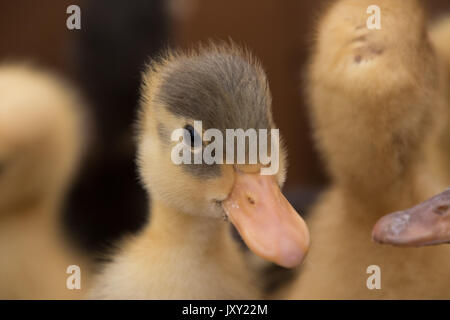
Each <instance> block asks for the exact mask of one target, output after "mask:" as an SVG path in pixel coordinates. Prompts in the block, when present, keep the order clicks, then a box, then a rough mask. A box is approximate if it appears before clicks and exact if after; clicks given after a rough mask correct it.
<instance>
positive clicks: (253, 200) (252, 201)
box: [247, 195, 256, 204]
mask: <svg viewBox="0 0 450 320" xmlns="http://www.w3.org/2000/svg"><path fill="white" fill-rule="evenodd" d="M247 200H248V202H250V203H251V204H255V202H256V201H255V199H253V198H252V197H251V196H249V195H247Z"/></svg>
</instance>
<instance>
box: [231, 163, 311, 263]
mask: <svg viewBox="0 0 450 320" xmlns="http://www.w3.org/2000/svg"><path fill="white" fill-rule="evenodd" d="M223 207H224V210H225V212H226V214H227V215H228V218H229V219H230V221H231V223H233V225H234V226H235V227H236V229H237V230H238V232H239V234H240V235H241V237H242V239H243V240H244V242H245V243H246V244H247V246H248V247H249V248H250V249H251V250H252V251H253V252H254V253H256V254H257V255H259V256H260V257H262V258H264V259H266V260H269V261H272V262H274V263H276V264H278V265H280V266H283V267H286V268H292V267H296V266H298V265H300V263H301V262H302V261H303V258H304V257H305V255H306V253H307V251H308V247H309V231H308V227H307V226H306V224H305V222H304V221H303V219H302V218H301V217H300V215H299V214H298V213H297V212H296V211H295V210H294V208H292V206H291V205H290V203H289V202H288V201H287V199H286V198H285V197H284V196H283V194H282V193H281V190H280V188H279V186H278V184H277V182H276V180H275V177H274V176H265V175H260V174H259V173H257V174H254V173H253V174H249V173H242V172H237V173H236V181H235V184H234V188H233V190H232V192H231V194H230V195H229V197H228V198H227V199H226V200H225V201H224V202H223Z"/></svg>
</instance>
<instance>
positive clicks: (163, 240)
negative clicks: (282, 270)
mask: <svg viewBox="0 0 450 320" xmlns="http://www.w3.org/2000/svg"><path fill="white" fill-rule="evenodd" d="M196 120H197V121H198V120H201V121H202V125H203V129H204V130H206V129H212V128H215V129H217V130H219V131H220V132H223V133H224V135H223V136H225V129H236V128H241V129H244V130H247V129H250V128H254V129H271V128H274V122H273V120H272V114H271V96H270V92H269V87H268V83H267V80H266V76H265V74H264V71H263V70H262V68H261V67H260V65H259V63H257V62H255V59H254V58H252V57H251V56H250V55H249V54H247V53H245V52H243V50H241V49H238V48H236V47H235V46H234V45H230V46H228V45H220V46H214V45H210V46H209V47H207V48H201V49H199V50H198V51H196V52H191V53H189V54H182V53H170V54H168V55H167V56H166V57H165V58H164V59H162V60H161V61H160V62H155V63H153V64H152V65H151V66H150V67H149V68H148V70H147V71H146V72H145V75H144V84H143V87H142V103H141V114H140V121H139V139H138V150H139V151H138V162H139V166H140V176H141V180H142V182H143V184H144V186H145V188H146V189H147V191H148V193H149V195H150V197H151V220H150V223H149V225H148V226H147V227H146V228H144V230H143V231H142V232H140V234H138V235H137V236H133V237H130V238H128V239H126V240H125V241H124V242H123V243H122V245H121V247H120V250H119V252H118V253H117V255H116V256H115V257H113V259H112V262H111V263H110V264H108V265H106V266H105V269H104V270H103V272H101V273H100V275H99V276H98V278H97V279H96V281H95V283H94V286H93V288H92V291H91V294H90V297H91V298H94V299H113V298H120V299H257V298H260V297H261V288H260V284H259V283H258V281H257V279H255V277H254V276H253V274H252V272H251V270H250V268H249V266H248V265H247V263H246V260H245V259H244V257H243V254H242V252H241V250H240V249H239V248H238V244H237V243H236V241H235V240H233V239H232V238H231V237H230V232H229V228H228V224H227V223H225V222H224V221H223V220H224V217H225V218H226V219H229V220H230V221H231V222H232V223H233V224H234V225H235V226H236V228H237V229H238V231H239V233H240V235H241V236H242V238H243V240H244V241H245V242H246V243H247V245H248V246H249V247H250V248H251V249H252V250H253V251H254V252H256V253H257V254H259V255H260V256H261V257H263V258H265V259H267V260H270V261H273V262H275V263H278V264H280V265H283V266H287V267H293V266H296V265H298V264H299V263H300V262H301V260H302V259H303V257H304V255H305V253H306V250H307V247H308V243H309V235H308V230H307V228H306V226H305V224H304V222H303V220H302V219H301V218H300V216H299V215H298V214H297V213H296V212H295V210H294V209H293V208H292V207H291V206H290V204H289V203H288V202H287V200H286V199H285V198H284V197H283V195H282V194H281V191H280V186H282V185H283V182H284V179H285V175H286V165H285V154H286V152H285V150H284V149H282V148H281V150H279V158H280V169H279V171H278V173H277V174H275V175H261V174H260V170H261V168H262V165H260V164H253V165H250V164H239V165H233V164H217V163H215V164H211V165H208V164H205V163H203V164H181V165H176V164H175V163H174V162H173V161H172V159H171V151H172V149H173V148H174V146H175V145H177V144H179V141H173V140H172V139H171V137H172V134H173V132H174V130H179V129H180V128H184V133H185V134H187V137H186V139H185V140H184V143H187V144H188V146H189V148H191V149H190V150H191V152H192V153H194V152H195V150H196V148H197V147H199V146H200V144H205V147H206V146H207V145H208V143H206V142H205V141H202V140H197V138H196V137H198V136H201V135H202V133H201V132H197V131H196V129H195V123H194V122H195V121H196ZM196 141H200V144H199V145H197V142H196ZM247 152H248V149H247ZM224 156H225V154H224ZM247 156H248V153H247Z"/></svg>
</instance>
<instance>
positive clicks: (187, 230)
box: [148, 201, 228, 246]
mask: <svg viewBox="0 0 450 320" xmlns="http://www.w3.org/2000/svg"><path fill="white" fill-rule="evenodd" d="M148 231H149V232H151V233H152V234H153V235H158V236H161V237H164V238H166V239H167V241H169V242H171V243H188V242H189V243H192V242H196V244H197V245H199V244H204V245H207V246H209V245H210V244H211V243H212V242H215V243H216V244H217V241H220V242H221V241H224V239H226V238H227V237H226V232H227V231H228V228H227V223H225V222H224V221H221V220H218V219H216V218H211V217H204V216H195V215H191V214H187V213H184V212H181V211H179V210H176V209H174V208H172V207H170V206H167V205H166V204H164V203H162V202H159V201H152V206H151V218H150V224H149V226H148Z"/></svg>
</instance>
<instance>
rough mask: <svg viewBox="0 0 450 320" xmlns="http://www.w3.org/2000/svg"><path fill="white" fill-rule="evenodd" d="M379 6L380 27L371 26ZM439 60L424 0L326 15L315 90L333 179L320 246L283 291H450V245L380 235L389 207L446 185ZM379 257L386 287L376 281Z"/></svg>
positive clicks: (359, 5)
mask: <svg viewBox="0 0 450 320" xmlns="http://www.w3.org/2000/svg"><path fill="white" fill-rule="evenodd" d="M372 5H377V6H379V8H380V10H381V11H380V12H381V29H380V30H377V29H375V30H369V29H368V28H367V25H366V21H367V19H368V17H369V16H368V15H367V13H366V10H367V8H368V7H369V6H372ZM438 65H439V64H438V59H437V58H436V56H435V54H434V50H433V48H432V46H431V42H430V40H429V38H428V29H427V27H426V20H425V18H424V13H423V10H422V8H421V6H420V5H419V3H418V1H416V0H402V1H394V0H377V1H374V0H342V1H337V2H335V3H333V4H332V6H331V7H330V8H329V10H328V11H327V12H326V13H325V15H324V16H323V18H322V19H321V21H320V24H319V28H318V34H317V43H316V46H315V50H314V51H313V59H312V64H311V68H310V70H309V88H308V90H309V96H310V103H311V116H312V122H313V125H314V130H315V139H316V142H317V145H318V148H319V150H320V152H321V153H322V155H323V157H324V159H325V161H326V165H327V168H328V171H329V173H330V175H331V177H332V185H331V187H330V189H329V190H328V191H327V192H326V193H325V194H324V196H323V197H322V198H321V200H319V203H318V205H317V206H316V207H315V209H314V210H313V211H312V212H311V215H310V219H309V220H308V225H309V227H310V228H311V233H312V234H313V236H314V241H313V243H312V246H311V249H310V254H309V255H308V258H307V259H306V260H305V263H304V265H303V267H302V270H301V273H300V275H299V278H298V279H297V281H296V282H295V283H294V284H293V285H292V286H291V287H290V288H289V289H288V290H287V292H284V294H282V295H281V296H282V297H283V298H289V299H330V298H331V299H433V298H437V299H443V298H446V299H448V298H450V286H449V283H448V279H450V247H445V246H441V247H427V248H410V249H405V248H394V247H388V246H381V245H379V244H376V243H374V242H372V240H371V233H372V228H373V227H374V225H375V223H376V222H377V220H378V219H379V218H381V217H382V216H383V215H385V214H387V213H389V212H394V211H397V210H402V209H404V208H408V207H410V206H413V205H415V204H417V203H419V202H421V201H424V200H425V199H427V198H429V197H430V196H432V195H434V194H437V193H438V192H440V191H442V190H443V189H444V188H445V187H444V186H442V185H441V184H439V183H436V179H435V178H434V177H433V176H432V175H431V173H430V171H431V170H430V168H429V163H428V161H427V154H426V150H427V145H428V143H429V141H430V140H431V139H432V135H434V134H435V133H434V130H433V129H434V125H435V124H436V123H437V122H436V121H437V118H439V117H442V110H443V109H442V105H441V102H440V101H441V93H442V91H441V88H440V80H439V78H440V75H439V68H438ZM372 265H375V266H378V267H379V268H380V272H381V288H380V289H372V290H371V289H370V288H369V287H368V286H367V280H368V278H369V276H371V274H370V273H367V270H368V268H369V266H372ZM369 270H370V269H369Z"/></svg>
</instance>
